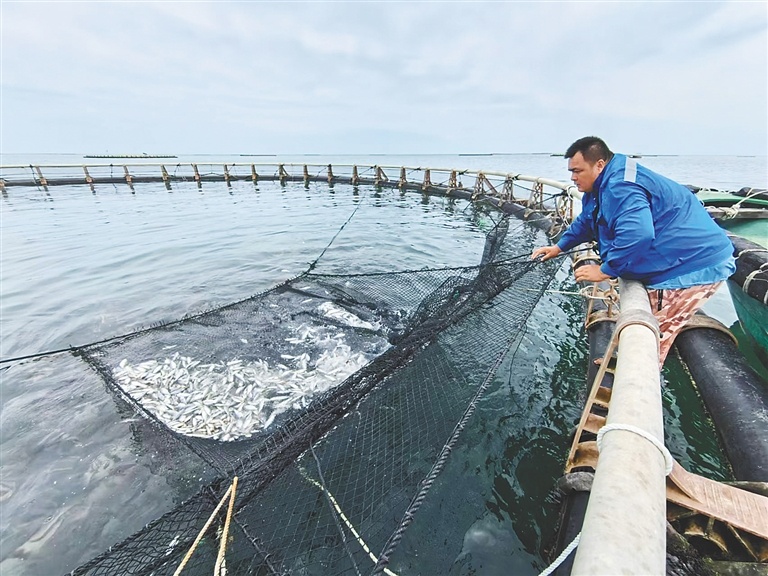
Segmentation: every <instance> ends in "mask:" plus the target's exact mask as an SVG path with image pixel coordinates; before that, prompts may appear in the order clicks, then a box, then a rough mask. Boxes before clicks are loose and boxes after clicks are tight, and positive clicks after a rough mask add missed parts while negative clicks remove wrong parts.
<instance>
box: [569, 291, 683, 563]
mask: <svg viewBox="0 0 768 576" xmlns="http://www.w3.org/2000/svg"><path fill="white" fill-rule="evenodd" d="M619 286H620V288H619V294H620V298H621V315H620V316H619V319H618V321H617V324H616V332H615V334H618V338H619V340H618V350H619V352H618V358H617V364H616V373H615V376H614V383H613V391H612V394H611V401H610V407H609V410H608V416H607V420H606V424H605V426H604V427H603V428H604V429H602V430H601V432H602V434H601V435H599V439H600V442H599V446H600V456H599V459H598V463H597V468H596V471H595V478H594V482H593V484H592V490H591V493H590V496H589V504H588V506H587V510H586V514H585V517H584V524H583V527H582V533H581V541H580V543H579V547H578V549H577V552H576V557H575V559H574V564H573V570H572V572H571V574H572V575H589V576H595V575H612V576H613V575H615V574H630V575H631V574H637V575H640V574H642V575H643V576H646V575H649V574H658V575H664V574H665V573H666V488H665V476H666V473H665V472H666V468H667V467H668V466H670V464H671V459H670V457H669V454H668V452H666V453H665V449H664V444H663V442H664V425H663V420H662V408H661V390H660V386H659V355H658V327H657V323H656V320H655V318H654V317H653V315H652V314H651V310H650V303H649V301H648V296H647V293H646V290H645V288H644V287H643V285H642V284H640V283H639V282H633V281H624V280H620V284H619ZM615 337H616V336H614V338H615ZM605 361H608V359H607V358H606V359H605Z"/></svg>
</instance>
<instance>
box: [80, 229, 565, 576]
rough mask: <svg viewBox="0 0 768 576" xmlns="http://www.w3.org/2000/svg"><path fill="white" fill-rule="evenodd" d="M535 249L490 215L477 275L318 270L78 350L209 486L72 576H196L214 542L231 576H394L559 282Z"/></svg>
mask: <svg viewBox="0 0 768 576" xmlns="http://www.w3.org/2000/svg"><path fill="white" fill-rule="evenodd" d="M543 241H545V237H544V236H543V233H542V232H541V231H538V230H536V229H533V228H529V227H525V228H524V229H522V230H521V229H519V228H518V229H515V230H514V233H510V222H509V218H508V217H504V218H501V220H500V222H499V223H498V224H497V225H496V226H494V228H493V229H492V230H491V231H490V232H489V233H488V235H487V238H486V240H485V249H484V251H483V256H482V261H481V262H480V263H479V264H478V265H476V266H467V267H458V268H440V269H420V270H411V271H402V272H387V273H367V274H330V273H320V272H316V271H315V270H316V265H315V264H316V263H315V264H313V265H312V266H310V269H309V270H308V271H307V272H305V273H303V274H301V275H300V276H298V277H296V278H293V279H291V280H289V281H287V282H285V283H283V284H280V285H278V286H275V287H274V288H272V289H270V290H268V291H266V292H264V293H261V294H258V295H256V296H253V297H251V298H248V299H245V300H242V301H240V302H237V303H234V304H231V305H228V306H226V307H223V308H219V309H216V310H213V311H209V312H206V313H203V314H198V315H195V316H191V317H188V318H184V319H182V320H179V321H176V322H172V323H169V324H165V325H162V326H157V327H153V328H150V329H147V330H144V331H141V332H138V333H135V334H132V335H129V336H126V337H123V338H120V339H117V340H113V341H110V342H109V343H106V344H100V345H94V346H90V347H85V348H81V349H79V350H78V354H79V355H80V356H81V357H82V358H83V359H84V360H85V361H86V362H88V363H89V364H90V365H91V366H92V367H93V368H95V369H96V370H97V371H98V373H99V374H100V375H101V376H102V377H103V379H104V380H105V382H106V383H107V384H108V387H109V388H110V389H111V390H113V391H114V392H115V396H116V397H117V398H119V402H121V403H127V404H128V405H130V406H131V407H132V408H133V409H134V410H136V411H138V412H139V413H141V414H143V415H144V416H145V417H146V421H147V422H150V423H151V424H152V425H153V427H154V428H156V429H157V431H159V432H160V433H162V434H165V435H170V436H172V437H174V438H176V439H178V440H180V441H181V442H182V443H183V444H185V445H186V446H188V447H189V448H190V449H191V450H193V451H194V452H195V453H197V454H198V455H199V456H200V457H201V458H202V459H203V460H205V461H206V462H207V463H208V464H210V465H211V466H212V467H214V468H215V470H217V471H218V472H217V474H218V477H219V478H218V479H217V480H216V481H215V482H213V483H211V484H210V485H209V486H208V487H206V488H205V489H203V490H202V491H201V492H200V493H198V494H197V495H196V496H194V497H193V498H191V499H190V500H188V501H186V502H184V503H183V504H181V505H180V506H178V507H177V508H176V509H174V510H172V511H171V512H169V513H167V514H165V515H164V516H162V517H161V518H159V519H158V520H156V521H155V522H153V523H151V524H149V525H148V526H147V527H146V528H145V529H144V530H142V531H140V532H138V533H136V534H134V535H133V536H131V537H130V538H128V539H127V540H125V541H123V542H122V543H120V544H117V545H116V546H113V547H112V548H111V549H110V550H108V551H107V552H105V553H103V554H102V555H100V556H98V557H96V558H94V559H93V560H91V561H90V562H88V563H86V564H84V565H82V566H80V567H79V568H78V569H76V570H75V571H74V572H73V573H74V574H147V575H149V574H156V575H160V574H174V573H175V572H176V571H177V569H178V568H179V567H180V565H182V564H183V565H184V569H183V574H198V573H200V574H203V573H205V574H210V573H211V571H212V570H213V567H214V565H215V564H216V561H217V556H218V555H219V550H220V549H221V548H222V542H221V540H222V539H223V534H224V533H225V532H226V533H227V537H226V539H225V541H224V542H223V544H224V546H225V547H226V555H225V561H224V565H225V567H226V573H228V574H318V575H319V574H322V575H331V574H363V573H366V574H367V573H384V572H386V573H396V572H397V569H398V566H399V565H400V564H399V563H400V562H402V561H404V558H403V557H404V554H403V553H402V552H398V551H399V550H401V547H400V546H399V545H400V543H401V541H402V539H403V537H404V534H405V532H406V530H407V528H408V527H409V526H410V525H411V524H412V523H413V522H414V521H415V519H416V518H417V515H416V513H417V511H418V509H419V508H420V507H421V505H422V503H423V502H425V501H426V500H428V498H429V490H430V488H431V486H432V485H433V483H434V482H435V481H436V479H437V478H438V475H439V473H440V471H441V469H442V467H443V466H444V464H445V462H446V460H447V458H448V457H449V455H450V452H451V449H452V448H453V446H454V445H455V444H456V443H457V442H458V441H459V440H460V437H461V431H462V429H463V428H464V426H465V424H466V422H467V421H468V420H469V419H470V418H471V417H472V413H473V411H474V407H475V403H476V402H477V400H478V398H479V397H480V396H482V394H483V392H484V390H485V389H486V387H487V386H488V385H489V382H490V381H491V380H492V379H493V378H494V375H495V373H496V370H497V368H498V366H499V365H500V363H501V362H502V360H503V359H504V357H505V355H506V354H508V353H510V352H514V351H515V350H516V348H517V346H518V344H519V342H520V339H521V338H522V335H523V330H524V326H525V323H526V320H527V318H528V316H529V315H530V314H531V312H532V310H533V308H534V306H535V305H536V303H537V302H538V300H539V299H540V297H541V296H542V294H543V292H544V290H545V288H546V286H547V285H548V283H549V282H550V280H551V279H552V277H553V276H554V274H555V272H556V270H557V268H558V266H557V265H556V264H555V263H552V262H547V263H540V262H532V261H530V259H529V257H528V255H529V254H530V251H531V249H532V248H533V247H534V246H536V245H540V244H541V243H542V242H543ZM234 476H237V478H238V484H237V491H236V498H235V499H234V505H233V508H232V509H231V510H229V509H228V506H226V505H224V506H220V504H222V503H223V502H224V499H223V498H222V497H223V496H225V493H227V491H228V489H230V484H231V482H232V478H233V477H234ZM217 510H218V511H217ZM228 519H231V522H228ZM208 522H210V526H211V527H210V528H209V529H208V530H207V531H205V532H204V535H203V537H202V539H200V540H199V541H198V542H197V544H196V547H195V551H194V553H193V554H192V555H191V557H189V558H188V559H185V554H186V553H187V551H188V550H189V549H190V548H191V547H192V546H193V543H195V541H196V537H197V536H198V534H199V533H200V532H201V530H202V529H203V528H204V526H206V524H207V523H208ZM225 525H226V526H227V528H226V529H224V528H223V527H224V526H225ZM393 571H394V572H393Z"/></svg>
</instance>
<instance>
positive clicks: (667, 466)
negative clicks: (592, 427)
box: [597, 422, 675, 476]
mask: <svg viewBox="0 0 768 576" xmlns="http://www.w3.org/2000/svg"><path fill="white" fill-rule="evenodd" d="M614 430H624V431H625V432H632V433H633V434H637V435H638V436H640V437H642V438H645V439H646V440H648V442H650V443H651V444H653V445H654V446H655V447H656V449H657V450H658V451H659V452H661V455H662V456H663V457H664V475H665V476H669V475H670V473H671V472H672V468H673V467H674V465H675V460H674V459H673V458H672V454H671V453H670V452H669V450H668V449H667V447H666V446H664V444H663V443H662V442H661V440H659V439H658V438H656V436H654V435H653V434H651V433H650V432H648V431H647V430H643V429H642V428H639V427H637V426H633V425H632V424H622V423H620V422H616V423H613V424H606V425H605V426H603V427H602V428H600V430H598V431H597V451H598V452H600V451H602V449H603V436H605V435H606V434H607V433H608V432H612V431H614Z"/></svg>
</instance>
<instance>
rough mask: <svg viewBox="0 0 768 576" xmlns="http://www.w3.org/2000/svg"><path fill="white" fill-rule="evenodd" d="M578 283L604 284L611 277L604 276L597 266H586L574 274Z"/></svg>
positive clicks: (579, 268)
mask: <svg viewBox="0 0 768 576" xmlns="http://www.w3.org/2000/svg"><path fill="white" fill-rule="evenodd" d="M573 275H574V277H575V278H576V281H577V282H602V281H603V280H608V279H609V278H610V276H608V274H604V273H603V272H602V271H601V270H600V266H598V265H597V264H584V265H583V266H579V267H578V268H576V270H575V271H574V273H573Z"/></svg>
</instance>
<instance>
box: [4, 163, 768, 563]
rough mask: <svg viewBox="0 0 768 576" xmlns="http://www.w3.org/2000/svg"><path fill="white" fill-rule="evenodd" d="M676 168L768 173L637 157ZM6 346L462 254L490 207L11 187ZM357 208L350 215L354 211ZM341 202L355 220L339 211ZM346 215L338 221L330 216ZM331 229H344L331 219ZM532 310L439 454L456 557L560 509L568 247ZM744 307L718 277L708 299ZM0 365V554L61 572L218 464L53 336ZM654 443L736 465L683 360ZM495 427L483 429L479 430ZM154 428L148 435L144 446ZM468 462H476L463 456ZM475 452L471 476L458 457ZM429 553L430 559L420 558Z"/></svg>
mask: <svg viewBox="0 0 768 576" xmlns="http://www.w3.org/2000/svg"><path fill="white" fill-rule="evenodd" d="M279 160H280V161H281V162H286V163H289V162H296V163H317V164H327V163H332V164H361V165H366V166H367V165H373V164H379V165H386V166H403V165H404V166H412V167H416V166H421V167H430V166H431V167H437V168H457V169H484V170H489V171H503V172H517V173H523V174H528V175H536V176H544V177H548V178H552V179H559V180H565V179H567V171H566V170H565V161H564V160H563V159H562V158H558V157H551V156H549V155H548V154H535V155H491V156H344V157H341V156H330V157H315V156H291V157H289V156H284V157H280V158H279ZM277 161H278V158H277V157H274V158H272V157H247V156H236V155H229V156H212V155H205V156H202V155H201V156H184V157H179V158H178V159H175V160H173V161H168V162H169V165H170V163H171V162H174V163H175V162H199V163H204V162H205V163H217V162H220V163H224V162H227V163H231V162H238V163H240V162H242V163H243V164H248V163H251V162H268V163H275V162H277ZM84 162H92V163H95V162H99V163H101V162H104V161H103V160H85V159H83V158H82V156H81V155H7V154H5V155H3V156H2V157H1V158H0V163H2V164H3V165H15V164H20V165H28V164H82V163H84ZM640 162H641V163H644V164H645V165H647V166H648V167H650V168H652V169H654V170H657V171H659V172H662V173H664V174H665V175H668V176H670V177H672V178H674V179H677V180H678V181H680V182H683V183H685V184H695V185H698V186H702V187H711V188H718V189H730V190H733V189H739V188H742V187H744V186H752V187H760V188H765V187H766V182H768V168H767V164H766V158H765V157H683V156H665V157H647V158H643V159H642V160H641V161H640ZM0 210H1V212H0V217H1V220H0V232H1V234H2V236H1V237H0V240H1V241H2V246H1V250H0V288H1V289H2V300H1V301H0V330H1V331H2V342H0V356H2V358H3V359H7V358H14V357H19V356H23V355H27V354H34V353H38V352H45V351H50V350H56V349H60V348H66V347H68V346H77V345H83V344H87V343H90V342H95V341H99V340H102V339H106V338H109V337H112V336H116V335H120V334H126V333H129V332H132V331H135V330H137V329H139V328H141V327H145V326H148V325H151V324H154V323H159V322H166V321H170V320H175V319H179V318H181V317H182V316H184V315H186V314H191V313H195V312H200V311H203V310H207V309H211V308H215V307H218V306H222V305H224V304H227V303H231V302H234V301H237V300H240V299H243V298H245V297H247V296H250V295H253V294H255V293H258V292H261V291H263V290H265V289H267V288H269V287H271V286H274V285H275V284H277V283H279V282H281V281H283V280H286V279H288V278H290V277H293V276H295V275H297V274H299V273H300V272H302V271H304V270H306V268H307V266H309V264H310V263H311V262H313V261H314V260H315V259H316V258H317V257H318V256H319V255H320V254H321V252H322V251H323V249H324V248H326V246H328V245H329V243H332V246H333V248H334V249H333V250H329V252H328V257H327V258H324V259H322V260H321V266H322V267H323V268H322V269H321V271H331V270H334V271H343V272H363V271H366V272H369V271H388V270H402V269H415V268H420V267H438V266H459V265H474V264H477V263H478V262H479V260H480V257H481V255H482V250H483V238H484V235H485V233H486V232H487V231H488V230H489V229H490V228H491V227H492V226H493V223H494V221H495V219H497V218H498V216H497V215H495V214H493V213H490V212H484V211H482V210H477V209H475V208H473V207H471V206H469V205H468V204H467V203H466V202H464V201H461V200H451V199H444V198H436V197H434V198H429V199H425V198H423V197H422V196H421V195H420V194H414V193H408V194H400V192H399V191H396V190H383V191H380V192H377V191H376V190H374V189H373V188H370V187H365V186H361V187H359V189H358V190H357V191H354V190H353V189H352V188H351V187H348V186H340V185H337V186H335V187H334V188H333V189H329V188H328V186H326V185H324V184H311V185H310V186H308V187H307V188H305V187H304V186H303V185H302V184H300V183H295V184H290V185H287V186H285V187H281V186H280V185H279V184H275V183H269V182H263V183H259V184H258V186H254V185H253V184H251V183H247V182H235V183H233V185H232V186H231V187H227V186H226V185H224V183H205V185H204V186H203V188H202V190H198V189H197V187H196V186H195V185H194V184H191V183H190V184H174V188H173V190H172V192H168V191H167V190H166V189H165V187H164V186H163V185H162V183H155V184H138V185H136V190H135V193H131V192H130V190H129V189H128V187H127V186H125V185H115V186H113V185H99V186H97V187H96V190H95V192H92V191H91V190H90V189H89V188H88V187H87V186H62V187H51V188H50V189H49V190H48V192H45V191H43V190H40V189H36V188H15V187H11V188H9V189H8V190H7V191H6V193H5V194H3V197H2V198H1V199H0ZM353 214H354V215H353ZM350 216H352V218H351V219H350ZM348 219H349V223H348V224H347V225H346V226H345V227H344V229H343V231H342V232H341V233H339V230H340V229H341V227H342V225H344V223H345V222H347V220H348ZM337 233H339V234H338V236H336V235H337ZM550 288H551V289H552V292H550V293H548V294H546V295H545V297H544V298H543V299H542V300H541V302H540V304H539V305H538V307H537V308H536V310H535V312H534V314H533V315H532V316H531V317H530V319H529V321H528V328H527V333H526V337H525V339H524V341H523V344H522V345H521V347H520V349H519V350H518V352H517V354H516V355H515V358H514V359H508V361H507V363H506V364H505V365H504V366H503V367H502V369H501V370H500V372H499V377H498V378H497V382H496V385H495V387H494V388H493V389H492V390H491V391H490V392H489V393H488V395H487V396H486V397H485V398H484V399H483V401H482V404H481V406H480V409H479V411H478V412H477V414H476V415H475V417H474V420H473V421H474V422H475V424H474V425H473V426H470V428H468V429H467V431H466V433H465V441H464V443H463V445H462V446H463V447H460V448H457V450H455V451H454V453H453V456H452V459H451V461H450V464H449V466H448V467H447V468H446V470H445V471H444V472H443V475H444V476H443V478H444V481H445V482H447V483H452V485H453V486H456V487H457V488H459V489H461V490H463V491H464V493H466V494H472V495H474V496H473V499H470V501H471V502H474V507H473V508H470V509H468V510H466V517H465V518H463V519H461V521H459V522H457V525H456V526H452V527H447V528H446V530H447V532H449V533H450V532H453V533H454V534H453V537H454V540H456V541H457V542H459V546H458V547H457V548H456V549H455V550H454V551H453V553H454V554H455V557H456V566H457V570H458V572H457V573H469V571H470V570H471V569H473V568H476V567H477V566H483V567H484V568H483V570H484V571H483V573H484V574H497V573H498V574H502V573H503V574H508V573H510V570H511V571H512V572H514V573H516V574H536V573H538V572H539V571H540V570H541V569H542V568H543V567H544V566H545V563H544V561H543V560H542V553H543V550H544V549H545V548H546V547H547V546H548V545H549V544H550V543H551V542H550V541H551V538H552V535H553V533H554V529H555V524H556V522H557V505H556V502H554V500H553V498H552V490H553V487H554V482H555V481H556V479H557V478H558V477H559V476H560V475H561V473H562V467H563V463H564V459H565V456H566V454H567V449H568V444H569V432H570V429H571V427H572V426H573V424H574V421H575V420H576V419H577V418H578V416H579V414H580V411H581V401H582V394H583V393H584V374H585V371H586V360H585V353H586V343H585V340H584V337H583V334H582V331H581V319H582V318H581V302H580V300H579V299H578V298H577V297H574V296H569V295H567V294H561V293H559V292H557V291H566V292H567V291H572V290H574V289H575V286H574V284H573V281H572V277H571V275H570V272H569V268H568V266H567V265H564V266H563V267H562V268H561V270H560V272H559V273H558V276H557V278H556V280H555V282H554V283H553V284H552V286H550ZM705 310H706V311H707V312H708V313H710V314H711V315H713V316H715V317H716V318H718V319H719V320H721V321H722V322H723V323H725V324H726V325H727V326H731V325H733V324H734V322H735V321H736V316H735V313H734V312H733V308H732V306H731V304H730V299H729V296H728V294H727V291H724V292H723V293H719V294H718V295H716V297H715V298H713V300H712V301H711V302H710V303H708V305H707V308H706V309H705ZM0 368H3V369H2V370H0V378H2V384H1V385H0V386H1V387H0V394H1V398H0V408H1V409H2V421H1V422H0V449H1V450H2V452H1V453H0V472H1V478H0V502H1V503H2V513H1V514H0V533H1V536H0V539H1V540H0V572H1V573H2V574H41V575H42V574H45V575H47V574H62V573H65V572H67V571H69V570H71V569H73V568H75V567H77V566H78V565H80V564H81V563H83V562H85V561H87V560H88V559H90V558H91V557H93V556H95V555H97V554H99V553H100V552H102V551H103V550H104V549H106V548H107V547H109V546H111V545H113V544H115V543H117V542H120V541H122V540H123V539H124V538H126V537H127V536H129V535H131V534H132V533H134V532H136V531H137V530H139V529H141V528H142V527H143V526H144V525H145V524H146V523H147V522H150V521H152V520H154V519H155V518H157V517H159V516H160V515H162V514H163V513H165V512H167V511H168V510H170V509H172V508H173V507H175V506H176V505H177V504H179V503H180V502H182V501H183V500H185V499H186V498H188V497H190V496H191V495H193V494H195V493H196V492H197V491H198V490H199V489H200V488H201V487H202V486H204V485H205V484H206V483H207V482H208V481H210V479H211V478H212V474H213V473H212V471H211V470H209V469H208V467H207V466H206V465H205V464H204V463H203V462H201V461H190V460H188V459H185V460H184V461H179V460H178V458H177V457H175V456H174V454H173V452H172V451H171V450H168V451H163V450H161V449H158V447H157V446H158V445H157V443H145V442H143V441H142V439H141V438H139V437H138V436H137V435H136V434H135V433H134V432H135V428H134V426H133V424H134V423H135V419H136V418H137V416H135V415H133V414H126V413H124V412H121V409H120V408H119V407H118V405H117V404H116V403H115V402H114V401H113V399H112V397H111V396H110V394H109V392H108V391H107V390H106V389H105V387H104V385H103V384H102V383H101V381H100V380H99V378H98V377H97V376H96V375H95V374H94V373H93V372H92V371H91V370H90V369H89V368H88V367H86V366H85V365H84V364H83V363H82V362H81V361H80V360H78V359H76V358H73V357H71V356H69V355H67V354H58V355H54V356H49V357H44V358H40V359H35V360H27V361H23V362H16V363H11V364H9V365H4V366H3V367H0ZM665 376H666V378H667V381H668V385H667V387H666V388H665V389H664V403H665V416H666V436H667V438H666V441H667V445H668V446H669V448H670V450H671V451H672V453H673V455H674V456H675V457H676V458H678V460H680V461H681V463H683V464H684V465H685V466H687V467H689V469H691V470H692V471H695V472H699V473H701V474H704V475H707V476H710V477H712V478H716V479H722V478H727V477H728V472H727V467H726V466H725V465H724V460H723V456H722V454H721V452H720V449H719V447H718V444H717V440H716V436H715V434H714V431H713V429H712V427H711V424H710V422H709V421H708V419H707V418H706V416H705V414H704V412H703V409H702V407H701V403H700V401H699V399H698V397H697V396H696V394H695V392H694V391H693V388H692V386H691V383H690V381H689V380H688V379H687V377H686V376H685V373H684V371H683V370H682V368H681V367H680V365H679V363H677V360H676V359H672V360H671V361H670V363H669V366H668V367H667V368H666V374H665ZM489 430H492V431H493V433H492V434H489V433H488V431H489ZM150 446H151V447H150ZM470 467H471V468H470ZM469 469H472V470H475V469H477V470H480V473H479V474H474V475H472V477H471V478H468V477H467V475H466V473H464V472H463V471H464V470H469ZM428 565H429V564H428V560H425V566H427V567H428Z"/></svg>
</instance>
